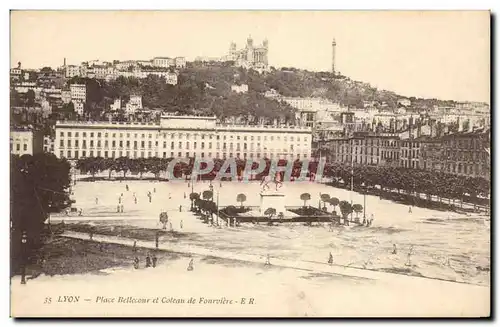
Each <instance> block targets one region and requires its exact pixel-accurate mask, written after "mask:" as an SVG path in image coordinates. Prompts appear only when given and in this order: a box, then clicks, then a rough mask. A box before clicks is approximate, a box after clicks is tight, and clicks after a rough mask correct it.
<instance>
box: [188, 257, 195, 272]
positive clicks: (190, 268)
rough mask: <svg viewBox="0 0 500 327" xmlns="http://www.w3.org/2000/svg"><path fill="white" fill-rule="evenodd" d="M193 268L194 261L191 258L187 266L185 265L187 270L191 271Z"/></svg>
mask: <svg viewBox="0 0 500 327" xmlns="http://www.w3.org/2000/svg"><path fill="white" fill-rule="evenodd" d="M193 269H194V262H193V259H191V260H190V261H189V265H188V267H187V270H188V271H193Z"/></svg>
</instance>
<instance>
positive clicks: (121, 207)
mask: <svg viewBox="0 0 500 327" xmlns="http://www.w3.org/2000/svg"><path fill="white" fill-rule="evenodd" d="M120 209H121V210H122V213H123V204H122V205H121V206H120Z"/></svg>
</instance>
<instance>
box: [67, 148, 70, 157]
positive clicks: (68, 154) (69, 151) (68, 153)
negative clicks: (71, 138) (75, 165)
mask: <svg viewBox="0 0 500 327" xmlns="http://www.w3.org/2000/svg"><path fill="white" fill-rule="evenodd" d="M67 154H68V156H67V157H68V158H70V157H71V150H68V153H67Z"/></svg>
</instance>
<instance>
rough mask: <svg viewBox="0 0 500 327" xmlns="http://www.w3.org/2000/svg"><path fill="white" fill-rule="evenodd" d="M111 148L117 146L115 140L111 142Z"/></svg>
mask: <svg viewBox="0 0 500 327" xmlns="http://www.w3.org/2000/svg"><path fill="white" fill-rule="evenodd" d="M111 146H112V147H113V148H114V147H115V146H116V141H115V140H113V141H112V142H111Z"/></svg>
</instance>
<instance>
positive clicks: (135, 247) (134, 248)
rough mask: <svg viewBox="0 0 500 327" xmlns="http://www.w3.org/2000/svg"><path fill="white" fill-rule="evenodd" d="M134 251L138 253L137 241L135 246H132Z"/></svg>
mask: <svg viewBox="0 0 500 327" xmlns="http://www.w3.org/2000/svg"><path fill="white" fill-rule="evenodd" d="M132 251H133V252H137V241H136V240H134V245H133V246H132Z"/></svg>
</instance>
